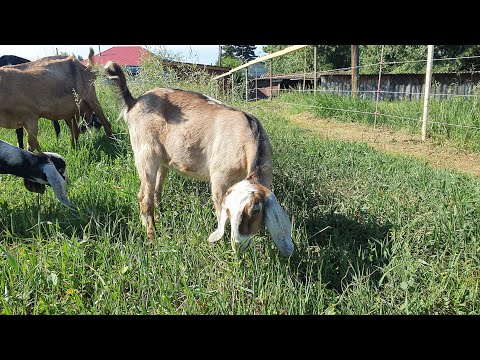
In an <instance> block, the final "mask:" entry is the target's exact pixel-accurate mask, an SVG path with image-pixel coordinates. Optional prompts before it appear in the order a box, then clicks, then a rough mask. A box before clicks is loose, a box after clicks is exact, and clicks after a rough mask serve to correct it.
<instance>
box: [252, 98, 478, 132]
mask: <svg viewBox="0 0 480 360" xmlns="http://www.w3.org/2000/svg"><path fill="white" fill-rule="evenodd" d="M253 104H255V106H259V107H265V108H268V109H270V110H271V109H272V107H271V106H267V105H265V104H259V103H253ZM275 104H279V105H288V106H300V107H307V108H318V109H326V110H335V111H343V112H354V113H361V114H369V115H375V113H374V112H369V111H360V110H352V109H340V108H331V107H326V106H317V105H305V104H296V103H289V102H283V101H281V102H280V101H275ZM274 109H275V108H274ZM378 116H385V117H392V118H397V119H402V120H410V121H415V122H418V123H420V122H422V116H421V115H419V117H418V119H415V118H410V117H406V116H398V115H390V114H383V113H378ZM428 122H429V123H430V124H437V125H443V126H451V127H459V128H467V129H474V130H480V126H474V125H461V124H451V123H445V122H439V121H430V120H429V121H428Z"/></svg>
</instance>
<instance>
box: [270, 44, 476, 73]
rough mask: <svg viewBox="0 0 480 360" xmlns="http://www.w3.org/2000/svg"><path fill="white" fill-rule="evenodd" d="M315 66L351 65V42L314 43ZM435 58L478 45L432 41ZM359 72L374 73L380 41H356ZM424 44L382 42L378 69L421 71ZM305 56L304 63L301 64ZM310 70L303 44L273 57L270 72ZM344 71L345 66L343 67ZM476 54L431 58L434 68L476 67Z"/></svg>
mask: <svg viewBox="0 0 480 360" xmlns="http://www.w3.org/2000/svg"><path fill="white" fill-rule="evenodd" d="M288 46H290V45H266V46H264V48H263V51H265V52H266V53H273V52H275V51H279V50H282V49H284V48H286V47H288ZM316 46H317V70H318V71H322V70H332V69H343V68H348V67H350V66H351V45H316ZM434 51H435V52H434V58H435V59H446V58H458V57H472V56H478V55H480V45H435V47H434ZM359 52H360V63H359V65H360V74H378V71H379V69H380V66H379V63H380V59H381V52H382V45H360V46H359ZM426 58H427V46H426V45H385V46H384V53H383V61H384V62H385V63H386V64H384V65H383V66H382V73H387V74H388V73H390V74H395V73H396V74H399V73H417V74H418V73H425V67H426ZM305 60H306V67H305ZM305 68H306V71H307V72H310V71H313V50H312V49H311V47H307V48H305V49H302V50H298V51H294V52H291V53H289V54H286V55H283V56H280V57H277V58H275V59H273V72H274V73H277V74H291V73H296V72H303V71H304V69H305ZM346 70H347V71H348V69H346ZM478 70H480V58H468V59H451V60H445V61H434V64H433V71H434V72H456V71H478Z"/></svg>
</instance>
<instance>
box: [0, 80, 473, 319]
mask: <svg viewBox="0 0 480 360" xmlns="http://www.w3.org/2000/svg"><path fill="white" fill-rule="evenodd" d="M147 80H148V79H147ZM147 80H145V82H143V83H142V82H141V81H138V82H135V83H133V82H132V93H134V96H138V95H139V94H140V93H141V92H142V91H144V90H147V88H148V87H150V86H152V85H154V84H153V82H155V85H154V86H163V85H161V84H167V83H168V82H167V81H168V80H162V78H161V77H159V78H158V79H156V80H153V79H150V80H148V81H147ZM162 81H165V82H162ZM173 85H175V87H180V88H182V87H183V86H185V87H187V86H191V89H194V85H195V84H193V83H190V84H189V83H188V80H187V81H186V82H182V80H178V83H176V84H173ZM208 86H209V85H208V84H206V83H201V82H200V83H199V85H198V89H199V90H205V89H207V91H208ZM214 91H216V90H212V92H210V93H207V94H208V95H211V96H214V95H215V94H214V93H213V92H214ZM97 92H98V95H99V99H100V102H101V104H102V107H103V109H104V110H105V113H106V115H107V117H108V118H109V119H110V120H111V122H112V126H113V129H114V133H115V136H116V139H115V140H111V139H107V138H106V137H105V134H104V132H103V130H101V131H100V132H99V133H96V132H94V131H92V132H88V133H86V134H83V135H81V137H80V140H79V144H78V147H77V149H72V148H71V147H70V140H69V135H68V134H67V127H66V126H65V124H64V123H63V122H62V137H61V138H60V140H59V141H58V142H56V140H55V136H54V132H53V129H51V124H50V122H49V121H46V120H40V131H39V141H40V144H41V145H42V147H43V149H44V150H46V151H56V152H58V153H60V154H62V155H64V156H65V157H66V160H67V167H68V173H69V178H70V183H69V185H68V195H69V198H70V200H71V201H72V202H73V203H74V204H75V205H76V208H77V209H76V210H70V209H68V208H66V207H64V206H62V205H61V204H59V203H58V201H57V200H56V199H55V197H54V195H53V192H52V191H51V189H50V188H48V189H47V191H46V193H45V194H43V195H40V196H38V195H37V194H32V193H29V192H27V191H26V190H25V189H24V188H23V185H22V182H21V179H18V178H15V177H13V176H9V175H0V183H1V185H0V189H1V190H0V289H1V290H2V292H1V295H0V313H2V314H437V313H438V314H452V313H455V314H470V313H473V314H478V313H480V300H479V299H480V297H479V291H478V288H479V278H480V263H479V261H478V259H479V258H480V225H479V222H478V218H479V215H480V205H479V204H480V183H479V181H478V179H476V178H474V177H471V176H466V175H462V174H458V173H455V172H454V171H447V170H438V169H432V168H429V167H428V166H427V165H426V164H425V163H424V162H418V161H414V160H412V159H410V158H403V157H401V156H393V155H387V154H383V153H380V152H377V151H375V150H373V149H372V148H369V147H368V146H366V145H365V144H355V143H349V142H340V141H328V140H325V139H319V138H317V137H315V135H314V134H312V133H311V132H309V131H308V130H303V129H300V128H297V127H295V126H294V125H292V124H291V123H290V122H289V120H288V119H287V118H285V117H284V116H283V115H281V114H280V113H273V112H269V111H268V110H265V109H262V108H261V107H257V106H256V105H255V104H251V103H249V104H243V103H232V102H229V101H227V103H228V104H231V105H236V106H239V107H242V108H244V109H246V110H248V111H251V112H253V113H254V114H255V115H256V116H257V117H258V118H259V119H260V120H261V122H262V124H263V125H264V126H265V128H266V130H267V132H268V134H269V138H270V140H271V143H272V146H273V150H274V178H273V191H274V192H275V194H276V196H277V197H278V199H279V200H280V201H281V203H282V204H283V206H284V207H285V209H286V211H287V212H288V213H289V214H290V215H291V216H292V217H293V219H294V221H293V225H294V226H293V227H294V229H293V241H294V243H295V247H296V248H295V252H294V254H293V255H292V256H291V257H290V258H288V259H285V258H283V257H281V256H280V255H279V252H278V251H277V249H276V248H275V246H274V244H273V242H272V240H271V238H270V236H269V234H268V233H267V232H266V231H265V230H262V231H261V232H260V234H259V235H258V236H256V238H255V241H254V243H253V244H252V245H251V247H250V248H249V249H248V250H247V252H246V253H245V254H244V255H243V256H240V257H237V256H236V255H235V254H234V253H232V250H231V248H230V245H229V241H228V237H229V234H228V230H227V234H226V239H224V240H222V241H220V242H219V243H217V244H216V245H215V246H211V245H210V244H208V242H207V240H206V239H207V237H208V235H209V234H210V233H211V232H212V231H213V230H214V229H215V226H216V219H215V216H214V213H213V205H212V202H211V200H210V190H209V186H208V184H207V183H203V182H199V181H195V180H192V179H188V178H185V177H182V176H180V175H178V174H176V173H173V172H171V173H170V174H169V176H168V178H167V180H166V183H165V188H164V198H163V204H162V205H163V213H162V214H159V215H158V216H157V220H156V224H157V229H158V239H157V242H156V243H153V244H152V243H148V242H147V240H146V236H145V231H144V229H143V227H142V225H141V222H140V218H139V211H138V205H137V199H136V194H137V192H138V188H139V180H138V176H137V174H136V171H135V167H134V162H133V154H132V151H131V147H130V143H129V137H128V132H127V127H126V125H125V123H124V122H123V120H120V119H118V120H117V117H118V113H119V110H120V106H119V101H118V98H117V96H116V94H115V93H114V92H113V91H112V89H111V88H110V87H109V85H108V84H106V83H104V81H103V80H102V79H101V78H99V79H98V86H97ZM227 100H228V98H227ZM0 138H1V139H2V140H5V141H9V142H11V143H14V142H15V134H14V131H12V130H6V129H0Z"/></svg>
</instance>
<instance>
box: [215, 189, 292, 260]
mask: <svg viewBox="0 0 480 360" xmlns="http://www.w3.org/2000/svg"><path fill="white" fill-rule="evenodd" d="M227 218H229V219H230V224H231V244H232V248H233V249H234V250H235V251H238V252H242V251H245V250H246V249H247V248H248V246H249V245H250V240H251V238H252V237H253V236H254V235H255V234H256V233H257V231H258V230H259V229H260V227H261V226H262V225H263V224H265V225H266V227H267V229H268V231H269V232H270V235H271V236H272V239H273V241H274V242H275V245H276V246H277V248H278V250H279V251H280V253H281V254H282V255H283V256H290V255H291V254H292V253H293V249H294V246H293V242H292V237H291V227H290V220H289V217H288V215H287V214H286V212H285V211H284V210H283V208H282V206H281V205H280V203H279V202H278V200H277V198H276V197H275V195H274V194H273V192H271V191H270V190H269V189H267V188H266V187H265V186H263V185H261V184H259V183H257V182H253V181H250V180H243V181H240V182H238V183H236V184H235V185H233V186H231V187H230V188H229V189H228V191H227V192H226V193H225V197H224V199H223V203H222V208H221V214H220V222H219V227H218V229H217V230H216V231H215V232H214V233H212V234H211V235H210V237H209V241H210V242H214V241H218V240H220V239H221V238H222V236H223V233H224V227H225V222H226V220H227Z"/></svg>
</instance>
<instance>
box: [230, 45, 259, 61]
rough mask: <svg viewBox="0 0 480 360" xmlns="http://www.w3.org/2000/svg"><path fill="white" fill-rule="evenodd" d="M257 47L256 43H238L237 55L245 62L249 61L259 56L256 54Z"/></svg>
mask: <svg viewBox="0 0 480 360" xmlns="http://www.w3.org/2000/svg"><path fill="white" fill-rule="evenodd" d="M256 48H257V47H256V46H255V45H236V46H235V56H236V57H237V58H238V59H241V60H242V62H243V63H246V62H249V61H250V60H253V59H255V58H256V57H257V55H255V50H256Z"/></svg>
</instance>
